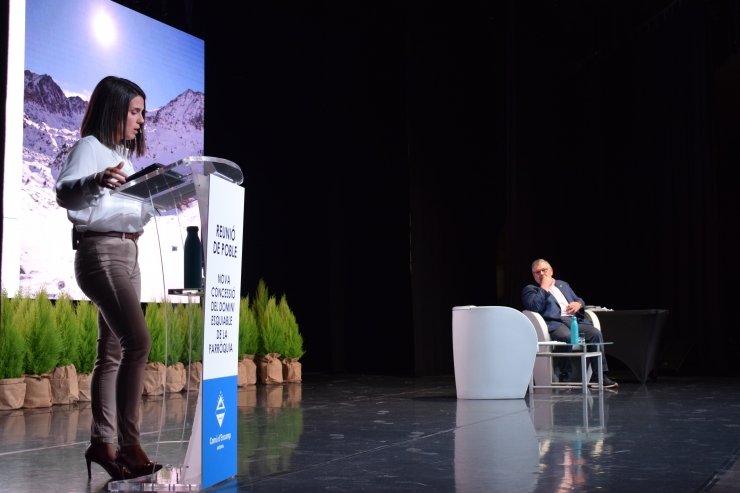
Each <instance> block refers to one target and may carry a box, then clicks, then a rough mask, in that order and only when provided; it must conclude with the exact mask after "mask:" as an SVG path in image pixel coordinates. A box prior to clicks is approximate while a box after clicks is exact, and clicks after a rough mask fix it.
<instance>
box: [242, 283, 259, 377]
mask: <svg viewBox="0 0 740 493" xmlns="http://www.w3.org/2000/svg"><path fill="white" fill-rule="evenodd" d="M259 337H260V336H259V329H258V328H257V318H256V317H255V315H254V311H253V310H252V307H251V306H250V304H249V296H246V297H244V298H242V299H241V300H240V302H239V354H240V355H241V356H242V359H241V360H240V361H239V386H240V387H244V386H247V385H254V384H256V383H257V365H256V364H255V363H254V356H255V355H256V354H257V350H258V348H259Z"/></svg>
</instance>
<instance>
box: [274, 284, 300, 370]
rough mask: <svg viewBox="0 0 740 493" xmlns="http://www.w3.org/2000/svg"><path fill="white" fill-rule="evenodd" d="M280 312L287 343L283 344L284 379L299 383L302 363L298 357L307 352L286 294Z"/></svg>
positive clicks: (279, 305)
mask: <svg viewBox="0 0 740 493" xmlns="http://www.w3.org/2000/svg"><path fill="white" fill-rule="evenodd" d="M278 312H279V314H280V318H281V320H282V322H283V327H284V330H285V343H284V345H283V353H282V354H283V356H284V358H283V362H282V364H283V381H284V382H286V383H297V382H300V381H301V364H300V363H299V362H298V359H299V358H300V357H301V356H303V355H304V354H305V353H306V352H305V351H304V350H303V336H301V334H300V333H299V332H298V322H296V319H295V315H293V311H292V310H291V309H290V307H289V306H288V300H287V298H286V296H285V295H283V296H282V298H280V303H279V304H278Z"/></svg>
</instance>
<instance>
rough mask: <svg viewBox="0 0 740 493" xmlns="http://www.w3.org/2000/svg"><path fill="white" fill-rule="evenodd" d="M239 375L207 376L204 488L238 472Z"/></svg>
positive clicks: (204, 399) (204, 389) (204, 382)
mask: <svg viewBox="0 0 740 493" xmlns="http://www.w3.org/2000/svg"><path fill="white" fill-rule="evenodd" d="M236 392H237V377H236V375H234V376H231V377H223V378H213V379H210V380H203V486H202V487H203V488H208V487H209V486H213V485H214V484H216V483H218V482H220V481H223V480H225V479H228V478H230V477H232V476H236V449H237V447H236V445H237V444H236V418H237V416H236Z"/></svg>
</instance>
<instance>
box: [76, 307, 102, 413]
mask: <svg viewBox="0 0 740 493" xmlns="http://www.w3.org/2000/svg"><path fill="white" fill-rule="evenodd" d="M75 314H76V318H77V330H78V331H79V332H78V334H79V344H78V347H77V359H76V361H75V368H76V369H77V387H78V389H79V401H78V402H90V397H91V396H90V380H91V378H92V371H93V368H94V367H95V355H96V353H97V343H98V307H97V306H95V305H94V304H93V303H92V302H91V301H90V300H80V301H79V302H77V310H76V311H75Z"/></svg>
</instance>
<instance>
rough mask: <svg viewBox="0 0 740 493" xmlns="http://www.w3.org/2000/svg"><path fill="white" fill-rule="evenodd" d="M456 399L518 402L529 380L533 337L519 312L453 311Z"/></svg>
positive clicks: (470, 308) (500, 308)
mask: <svg viewBox="0 0 740 493" xmlns="http://www.w3.org/2000/svg"><path fill="white" fill-rule="evenodd" d="M452 347H453V354H454V359H455V385H456V386H457V398H458V399H522V398H524V396H525V394H526V393H527V386H528V385H529V380H530V377H531V375H532V368H533V366H534V360H535V354H536V353H537V335H536V334H535V331H534V330H533V328H532V324H530V323H529V320H527V318H526V317H525V316H524V315H522V314H521V312H519V311H517V310H514V309H513V308H508V307H505V306H479V307H476V306H458V307H455V308H453V309H452Z"/></svg>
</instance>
